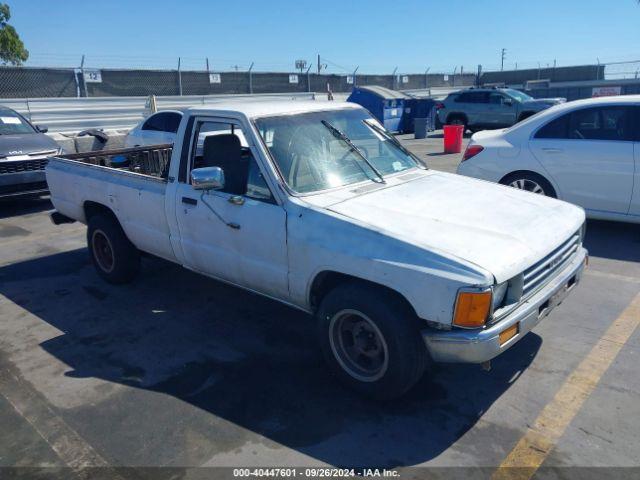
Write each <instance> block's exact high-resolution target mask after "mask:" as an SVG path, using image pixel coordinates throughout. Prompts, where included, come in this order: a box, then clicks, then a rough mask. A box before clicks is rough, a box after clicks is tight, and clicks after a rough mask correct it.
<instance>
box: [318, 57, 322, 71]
mask: <svg viewBox="0 0 640 480" xmlns="http://www.w3.org/2000/svg"><path fill="white" fill-rule="evenodd" d="M321 65H322V64H321V63H320V54H318V75H320V69H321V68H322V67H321Z"/></svg>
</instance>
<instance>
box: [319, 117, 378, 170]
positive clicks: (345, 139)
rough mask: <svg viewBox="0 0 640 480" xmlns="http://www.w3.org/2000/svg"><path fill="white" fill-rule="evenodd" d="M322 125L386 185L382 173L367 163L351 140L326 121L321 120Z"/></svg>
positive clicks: (366, 159) (367, 160)
mask: <svg viewBox="0 0 640 480" xmlns="http://www.w3.org/2000/svg"><path fill="white" fill-rule="evenodd" d="M322 124H323V125H324V126H325V127H327V129H328V130H329V131H330V132H331V133H332V134H333V136H334V137H336V138H337V139H339V140H342V141H343V142H344V143H346V144H347V145H348V146H349V148H350V149H351V151H352V152H355V153H356V154H357V155H358V156H359V157H360V158H361V159H362V160H363V161H364V163H366V164H367V165H368V166H369V168H370V169H371V170H373V173H375V174H376V176H377V177H378V178H379V179H380V182H381V183H387V182H386V180H385V179H384V177H383V176H382V173H381V172H380V170H378V169H377V168H376V167H374V166H373V164H372V163H371V162H370V161H369V159H368V158H367V157H365V156H364V155H363V154H362V152H361V151H360V149H359V148H358V147H356V146H355V144H354V143H353V142H352V141H351V139H350V138H349V137H347V136H346V135H345V134H344V132H342V131H341V130H339V129H337V128H336V127H334V126H333V125H331V124H330V123H329V122H327V121H326V120H322Z"/></svg>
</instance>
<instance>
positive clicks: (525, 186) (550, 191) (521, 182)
mask: <svg viewBox="0 0 640 480" xmlns="http://www.w3.org/2000/svg"><path fill="white" fill-rule="evenodd" d="M500 183H501V184H502V185H507V186H510V187H514V188H518V189H519V190H526V191H528V192H531V193H537V194H540V195H545V196H547V197H552V198H557V195H556V191H555V189H554V188H553V186H552V185H551V183H549V181H548V180H547V179H546V178H544V177H543V176H542V175H538V174H537V173H533V172H514V173H510V174H509V175H507V176H506V177H504V178H503V179H502V180H500ZM538 187H539V189H541V190H542V191H539V189H538Z"/></svg>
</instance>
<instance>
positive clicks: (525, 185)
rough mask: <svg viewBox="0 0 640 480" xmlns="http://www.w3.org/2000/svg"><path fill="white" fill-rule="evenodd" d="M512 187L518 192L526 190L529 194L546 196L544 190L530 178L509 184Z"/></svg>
mask: <svg viewBox="0 0 640 480" xmlns="http://www.w3.org/2000/svg"><path fill="white" fill-rule="evenodd" d="M509 186H510V187H513V188H517V189H518V190H526V191H527V192H531V193H537V194H539V195H546V193H545V191H544V188H542V187H541V186H540V184H539V183H538V182H536V181H534V180H530V179H528V178H519V179H517V180H514V181H513V182H511V183H510V184H509Z"/></svg>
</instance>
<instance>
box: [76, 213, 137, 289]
mask: <svg viewBox="0 0 640 480" xmlns="http://www.w3.org/2000/svg"><path fill="white" fill-rule="evenodd" d="M87 245H88V246H89V255H90V256H91V262H92V263H93V266H94V267H95V268H96V270H97V272H98V275H100V276H101V277H102V278H103V279H104V280H106V281H107V282H109V283H113V284H122V283H128V282H131V281H132V280H133V279H134V278H135V277H136V275H137V274H138V271H139V270H140V251H139V250H138V249H137V248H136V247H135V246H134V245H133V244H132V243H131V242H130V241H129V239H128V238H127V236H126V235H125V233H124V231H123V230H122V227H121V226H120V224H119V223H118V221H117V220H115V219H114V218H112V217H110V216H107V215H94V216H93V217H91V218H90V219H89V222H88V229H87Z"/></svg>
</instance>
